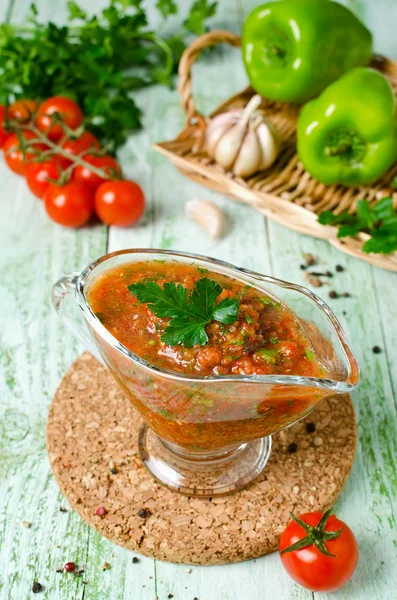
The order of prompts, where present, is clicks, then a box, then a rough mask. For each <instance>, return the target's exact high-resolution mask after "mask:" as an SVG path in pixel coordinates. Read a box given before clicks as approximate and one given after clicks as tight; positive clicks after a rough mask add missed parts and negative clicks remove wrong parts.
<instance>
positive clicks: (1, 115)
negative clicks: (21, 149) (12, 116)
mask: <svg viewBox="0 0 397 600" xmlns="http://www.w3.org/2000/svg"><path fill="white" fill-rule="evenodd" d="M5 115H6V107H5V106H4V105H3V104H0V148H2V147H3V144H4V143H5V142H6V141H7V139H8V138H9V137H10V134H9V133H8V131H6V130H5V129H4V127H3V125H4V119H5Z"/></svg>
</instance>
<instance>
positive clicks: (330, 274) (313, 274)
mask: <svg viewBox="0 0 397 600" xmlns="http://www.w3.org/2000/svg"><path fill="white" fill-rule="evenodd" d="M309 275H312V276H313V277H333V273H331V271H325V272H324V273H322V272H321V271H310V273H309Z"/></svg>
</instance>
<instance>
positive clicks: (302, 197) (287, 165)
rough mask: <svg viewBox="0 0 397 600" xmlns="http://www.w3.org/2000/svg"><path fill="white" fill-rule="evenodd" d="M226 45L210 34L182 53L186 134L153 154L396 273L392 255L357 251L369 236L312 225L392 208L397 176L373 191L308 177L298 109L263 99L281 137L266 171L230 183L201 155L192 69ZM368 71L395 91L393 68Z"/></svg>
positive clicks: (232, 104) (201, 127)
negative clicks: (334, 216)
mask: <svg viewBox="0 0 397 600" xmlns="http://www.w3.org/2000/svg"><path fill="white" fill-rule="evenodd" d="M222 42H226V43H228V44H231V45H232V46H240V38H239V37H238V36H236V35H234V34H233V33H230V32H229V31H211V32H209V33H206V34H204V35H202V36H200V37H198V38H197V39H196V40H195V41H194V42H193V43H192V44H191V45H190V46H189V47H188V48H187V49H186V50H185V52H184V54H183V56H182V59H181V62H180V65H179V84H178V90H179V93H180V96H181V100H182V106H183V108H184V110H185V112H186V115H187V121H186V125H185V128H184V129H183V131H181V133H180V134H179V135H178V136H177V138H176V139H175V140H172V141H171V142H160V143H158V144H155V145H154V148H155V149H156V150H158V151H159V152H162V153H163V154H165V155H166V156H167V157H168V158H169V159H170V160H171V161H172V162H173V163H174V164H175V165H176V167H177V168H178V169H179V170H180V171H181V172H182V173H183V174H184V175H186V176H187V177H189V178H190V179H192V180H194V181H196V182H198V183H201V184H203V185H205V186H208V187H210V188H212V189H214V190H217V191H219V192H220V193H222V194H226V195H228V196H231V197H232V198H233V199H234V200H237V201H239V202H242V203H245V204H249V205H251V206H252V207H254V208H256V209H257V210H258V211H260V212H261V213H263V214H264V215H266V216H267V217H269V218H270V219H273V220H274V221H277V222H278V223H281V224H282V225H285V226H286V227H289V228H290V229H294V230H295V231H298V232H300V233H303V234H306V235H311V236H314V237H317V238H320V239H324V240H328V241H329V242H330V243H331V244H332V245H333V246H336V247H337V248H339V249H340V250H342V251H343V252H346V253H348V254H351V255H352V256H355V257H357V258H360V259H362V260H365V261H366V262H368V263H371V264H373V265H376V266H377V267H380V268H382V269H388V270H390V271H397V253H396V252H395V253H393V254H391V255H388V256H386V255H382V254H365V253H364V252H362V251H361V246H362V244H363V243H364V241H365V240H366V239H368V236H367V235H366V234H359V235H358V236H357V238H344V239H342V240H340V239H338V238H337V235H336V234H337V229H336V228H335V227H329V226H327V227H325V226H323V225H320V224H319V223H318V221H317V214H319V213H320V212H321V211H323V210H333V211H334V212H336V213H340V212H342V211H345V210H348V211H349V212H352V213H353V212H354V211H355V207H356V203H357V201H358V200H360V199H362V198H364V199H366V200H368V201H369V202H371V203H374V202H376V201H377V200H378V199H380V198H383V197H384V196H390V195H392V196H393V197H394V202H395V205H397V193H393V188H392V187H391V182H392V180H393V178H394V177H395V176H396V174H397V164H396V165H395V166H394V167H393V168H392V169H390V171H388V172H387V173H386V174H385V175H384V176H383V177H382V179H381V180H379V181H378V182H376V184H374V185H373V186H372V187H359V188H347V187H344V186H341V185H338V186H325V185H324V184H322V183H319V182H318V181H317V180H315V179H313V178H312V177H311V176H310V175H309V173H307V172H306V171H305V170H304V169H303V167H302V165H301V163H300V162H299V158H298V156H297V154H296V121H297V117H298V114H299V107H298V106H294V105H289V104H281V103H278V102H273V101H270V100H266V99H264V100H263V102H262V108H263V109H264V110H265V112H266V114H267V117H268V118H269V119H270V120H271V121H272V122H273V123H274V124H275V126H276V127H277V129H278V130H279V132H280V135H281V138H282V142H283V150H282V152H281V153H280V156H279V158H278V159H277V161H276V163H275V164H274V165H273V166H272V167H271V168H270V169H268V170H267V171H265V172H262V173H256V174H255V175H253V176H252V177H249V178H247V179H241V178H240V177H235V176H234V175H233V174H232V173H230V172H228V171H225V169H223V167H221V166H220V165H217V164H216V163H215V162H214V161H213V160H211V159H210V158H209V156H208V155H207V154H206V153H205V149H204V148H203V146H204V145H203V143H202V142H203V137H204V136H203V134H204V132H205V128H206V126H207V122H208V120H207V119H206V118H205V117H203V116H202V115H201V114H200V113H198V112H197V110H196V108H195V105H194V100H193V97H192V92H191V84H192V82H191V67H192V65H193V63H194V61H195V60H196V58H197V57H198V56H199V54H200V52H201V51H202V50H203V49H204V48H207V47H209V46H213V45H215V44H219V43H222ZM372 66H373V67H375V68H377V69H378V70H380V71H382V72H383V73H384V74H385V75H386V76H387V77H388V78H389V80H390V82H391V84H392V86H393V89H394V90H395V91H397V63H395V62H393V61H391V60H388V59H386V58H382V57H374V58H373V61H372ZM254 93H255V92H254V90H253V89H252V88H247V89H246V90H244V91H242V92H240V93H239V94H236V95H235V96H233V97H232V98H229V100H227V101H226V102H224V103H223V104H222V105H221V106H219V107H218V108H217V109H216V110H215V111H214V112H213V113H212V115H211V116H213V115H216V114H217V113H220V112H223V111H225V110H228V109H230V108H236V107H238V108H240V107H243V106H245V105H246V104H247V102H248V101H249V100H250V98H251V97H252V96H253V95H254Z"/></svg>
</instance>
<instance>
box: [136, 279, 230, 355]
mask: <svg viewBox="0 0 397 600" xmlns="http://www.w3.org/2000/svg"><path fill="white" fill-rule="evenodd" d="M128 289H129V291H130V293H131V294H132V295H133V296H136V298H137V300H138V301H139V302H141V303H144V304H147V305H148V306H149V308H150V310H151V311H152V312H153V313H154V314H155V315H156V317H158V318H160V319H168V318H170V319H171V321H170V322H169V324H168V325H167V327H166V329H165V330H164V333H163V335H162V336H161V339H162V341H163V342H165V343H166V344H169V345H170V346H177V345H178V344H182V345H183V346H185V347H186V348H191V347H192V346H195V345H196V344H200V346H204V345H205V344H206V343H207V342H208V335H207V332H206V331H205V327H206V325H208V324H209V323H211V322H212V321H219V322H221V323H225V324H231V323H234V321H236V320H237V317H238V309H239V303H238V299H237V298H224V299H223V300H221V301H220V302H218V303H216V299H217V298H218V296H219V294H220V293H221V291H222V287H221V286H220V285H219V284H218V283H216V281H213V280H212V279H208V278H207V277H204V278H202V279H199V280H198V281H197V282H196V285H195V287H194V290H193V291H192V292H191V293H190V294H188V291H187V289H186V288H185V287H184V286H183V285H181V284H175V283H174V282H172V281H171V282H167V283H165V284H164V286H163V288H161V287H160V286H159V285H158V284H157V283H155V282H154V281H145V282H144V283H133V284H132V285H129V286H128Z"/></svg>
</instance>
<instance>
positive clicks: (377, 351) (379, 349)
mask: <svg viewBox="0 0 397 600" xmlns="http://www.w3.org/2000/svg"><path fill="white" fill-rule="evenodd" d="M372 352H373V353H374V354H380V353H381V352H382V350H381V348H379V346H374V347H373V348H372Z"/></svg>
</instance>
